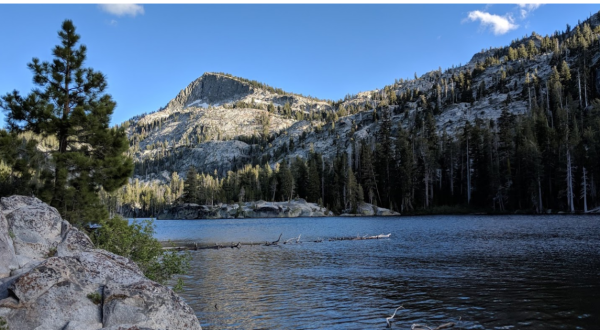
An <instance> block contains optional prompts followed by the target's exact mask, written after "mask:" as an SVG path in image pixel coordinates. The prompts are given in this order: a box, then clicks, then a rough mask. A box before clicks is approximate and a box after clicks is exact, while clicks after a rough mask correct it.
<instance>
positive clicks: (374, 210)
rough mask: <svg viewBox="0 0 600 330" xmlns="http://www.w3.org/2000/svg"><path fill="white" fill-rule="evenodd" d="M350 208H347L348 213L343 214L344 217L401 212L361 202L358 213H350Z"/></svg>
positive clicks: (385, 214) (391, 214)
mask: <svg viewBox="0 0 600 330" xmlns="http://www.w3.org/2000/svg"><path fill="white" fill-rule="evenodd" d="M349 211H350V210H347V212H346V213H344V214H342V215H341V216H344V217H361V216H366V217H368V216H384V217H385V216H398V215H400V213H398V212H395V211H392V210H389V209H386V208H383V207H378V206H375V205H373V204H369V203H360V205H359V206H358V208H357V210H356V213H350V212H349Z"/></svg>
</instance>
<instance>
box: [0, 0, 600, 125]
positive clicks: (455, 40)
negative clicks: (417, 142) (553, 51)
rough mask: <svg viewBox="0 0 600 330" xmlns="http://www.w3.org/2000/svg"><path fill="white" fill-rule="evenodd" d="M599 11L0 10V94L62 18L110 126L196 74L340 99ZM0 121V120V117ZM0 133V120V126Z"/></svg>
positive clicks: (43, 55)
mask: <svg viewBox="0 0 600 330" xmlns="http://www.w3.org/2000/svg"><path fill="white" fill-rule="evenodd" d="M598 10H600V5H594V4H585V5H542V6H538V5H532V6H523V5H521V6H519V5H507V4H494V5H477V4H464V5H453V4H444V5H433V4H429V5H409V4H397V5H206V4H196V5H194V4H188V5H129V6H127V5H125V6H122V7H106V6H105V7H102V6H100V5H92V4H90V5H31V4H30V5H7V4H0V31H3V33H2V49H1V50H0V94H2V95H4V94H6V93H8V92H10V91H12V90H13V89H17V90H19V91H21V93H23V94H26V93H27V92H28V91H29V90H31V88H32V87H33V84H32V82H31V78H32V75H31V72H30V71H29V70H28V69H27V66H26V64H27V63H28V62H30V61H31V58H32V57H38V58H40V59H41V60H51V49H52V48H53V46H54V45H56V44H57V43H58V37H57V31H58V30H59V28H60V25H61V22H62V21H63V20H64V19H67V18H68V19H71V20H73V22H74V23H75V26H76V27H77V31H78V33H79V34H80V35H81V42H82V43H84V44H85V45H87V47H88V60H87V62H86V65H87V66H91V67H93V68H94V69H96V70H99V71H102V72H103V73H104V74H105V75H106V76H107V79H108V84H109V88H108V92H109V93H110V94H112V96H113V98H114V99H115V100H116V101H117V109H116V110H115V113H114V115H113V119H112V122H113V124H116V123H120V122H123V121H125V120H127V119H129V118H130V117H132V116H134V115H136V114H140V113H143V112H150V111H154V110H156V109H158V108H159V107H160V106H163V105H165V104H166V103H167V102H168V101H169V100H171V99H172V98H173V97H175V96H176V95H177V93H178V92H179V91H180V90H181V89H183V88H185V87H186V86H187V85H188V84H189V83H190V82H191V81H192V80H194V79H196V78H198V77H199V76H201V75H202V73H204V72H215V71H216V72H227V73H231V74H233V75H236V76H241V77H245V78H248V79H254V80H258V81H261V82H264V83H267V84H269V85H271V86H274V87H280V88H283V89H284V90H286V91H290V92H296V93H302V94H304V95H312V96H317V97H320V98H324V99H334V100H337V99H340V98H343V97H344V96H345V95H346V94H348V93H357V92H361V91H366V90H372V89H375V88H379V87H383V86H384V85H387V84H391V83H393V82H394V79H397V78H407V77H409V78H412V77H413V76H414V73H415V72H416V73H417V74H418V75H421V74H423V73H425V72H427V71H431V70H434V69H437V68H438V67H441V68H442V69H445V68H448V67H451V66H452V65H458V64H460V63H466V62H468V61H469V60H470V59H471V57H472V55H473V54H474V53H476V52H478V51H480V50H481V49H484V48H489V47H498V46H504V45H508V44H509V43H510V41H511V40H514V39H516V38H521V37H523V36H525V35H528V34H530V33H531V32H532V31H535V32H537V33H539V34H541V35H545V34H551V33H553V32H554V31H556V30H560V31H562V30H564V29H565V26H566V24H567V23H568V24H570V25H571V26H574V25H575V24H577V21H578V20H584V19H586V18H587V17H588V16H589V15H590V14H593V13H595V12H597V11H598ZM0 118H4V115H3V114H2V115H0ZM2 122H3V119H2Z"/></svg>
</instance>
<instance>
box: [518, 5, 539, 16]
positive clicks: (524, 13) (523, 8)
mask: <svg viewBox="0 0 600 330" xmlns="http://www.w3.org/2000/svg"><path fill="white" fill-rule="evenodd" d="M541 5H542V4H541V3H520V4H519V8H520V12H521V18H522V19H525V18H527V16H528V15H529V13H531V12H532V11H534V10H536V9H538V8H539V7H540V6H541Z"/></svg>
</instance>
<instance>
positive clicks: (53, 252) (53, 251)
mask: <svg viewBox="0 0 600 330" xmlns="http://www.w3.org/2000/svg"><path fill="white" fill-rule="evenodd" d="M55 255H56V247H51V248H50V249H49V250H48V252H47V253H46V258H52V257H54V256H55Z"/></svg>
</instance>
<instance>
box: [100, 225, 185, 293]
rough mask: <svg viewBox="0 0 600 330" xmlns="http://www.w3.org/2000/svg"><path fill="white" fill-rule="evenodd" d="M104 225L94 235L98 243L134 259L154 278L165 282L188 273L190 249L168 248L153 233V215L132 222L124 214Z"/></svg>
mask: <svg viewBox="0 0 600 330" xmlns="http://www.w3.org/2000/svg"><path fill="white" fill-rule="evenodd" d="M100 225H101V227H100V228H98V230H97V231H96V233H95V235H93V236H92V239H93V240H94V244H95V245H96V247H97V248H99V249H104V250H107V251H109V252H112V253H114V254H118V255H120V256H123V257H126V258H129V259H131V260H133V261H134V262H135V263H136V264H137V265H138V267H140V270H141V271H142V272H143V273H144V275H145V276H146V277H148V278H149V279H151V280H153V281H156V282H158V283H161V284H165V283H166V282H167V281H168V280H169V279H171V278H172V277H173V275H176V274H185V273H186V271H187V269H188V268H189V261H190V258H191V256H190V254H189V252H178V251H166V250H164V249H163V247H162V245H161V244H160V242H159V241H158V240H157V239H156V238H154V237H153V234H154V222H153V220H152V219H145V220H143V221H141V222H138V221H135V222H133V223H132V224H129V222H128V221H127V220H125V219H123V218H121V217H114V218H112V219H109V220H105V221H102V222H101V223H100Z"/></svg>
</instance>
